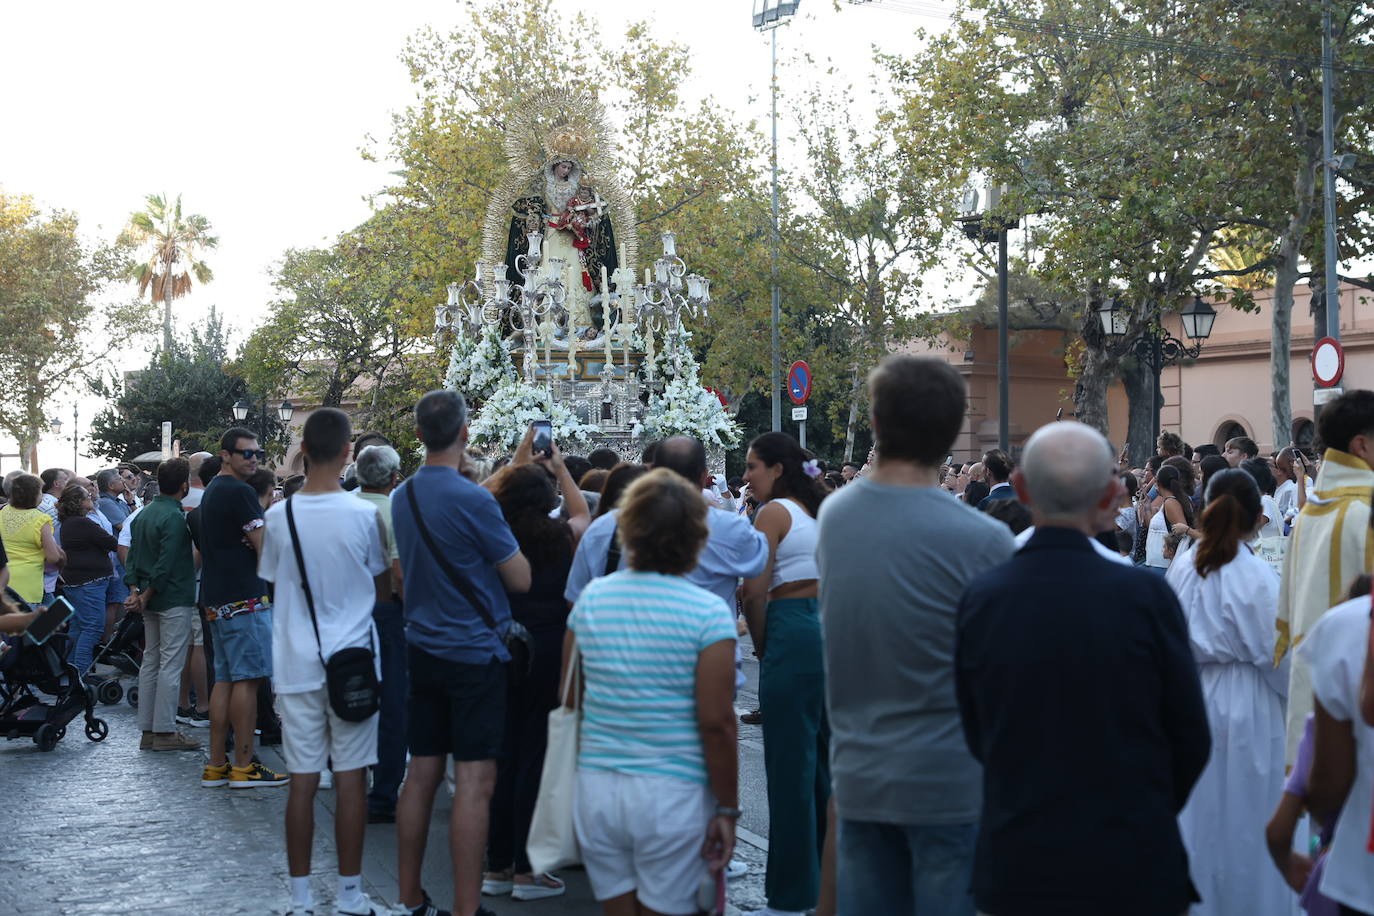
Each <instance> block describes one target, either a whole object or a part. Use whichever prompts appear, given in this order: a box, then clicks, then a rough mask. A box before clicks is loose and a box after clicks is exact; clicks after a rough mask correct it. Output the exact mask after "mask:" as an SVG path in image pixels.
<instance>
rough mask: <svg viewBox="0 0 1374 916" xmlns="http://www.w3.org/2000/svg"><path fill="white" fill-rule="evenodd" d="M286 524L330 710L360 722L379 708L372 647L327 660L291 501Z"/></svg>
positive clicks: (379, 701)
mask: <svg viewBox="0 0 1374 916" xmlns="http://www.w3.org/2000/svg"><path fill="white" fill-rule="evenodd" d="M286 524H287V527H289V528H290V529H291V547H292V548H293V549H294V550H295V552H296V568H297V569H299V570H300V572H301V591H303V592H305V606H306V607H307V608H309V609H310V625H311V626H312V627H314V628H315V644H316V645H317V646H318V647H319V649H318V651H319V653H320V663H321V664H322V665H324V683H325V687H326V689H328V691H329V706H330V708H331V709H333V710H334V715H336V716H338V717H339V718H340V719H343V720H344V721H345V722H362V721H363V720H365V719H367V718H368V717H369V716H371V715H372V714H373V713H375V712H376V711H377V710H378V709H379V708H380V707H381V688H380V685H379V684H378V682H377V666H376V661H375V655H374V650H375V646H374V647H373V648H370V649H364V648H362V647H361V646H354V647H351V648H348V649H340V650H339V651H338V652H335V653H334V654H333V655H331V656H329V658H328V659H326V658H325V657H324V644H323V643H322V642H320V622H319V621H318V620H317V619H315V598H314V596H313V595H312V594H311V593H310V579H309V578H308V577H307V576H306V574H305V557H304V556H302V555H301V539H300V535H298V534H297V533H296V518H295V516H294V515H293V514H292V512H291V500H289V499H288V500H287V501H286ZM368 642H369V643H371V642H372V628H371V627H370V626H369V627H368Z"/></svg>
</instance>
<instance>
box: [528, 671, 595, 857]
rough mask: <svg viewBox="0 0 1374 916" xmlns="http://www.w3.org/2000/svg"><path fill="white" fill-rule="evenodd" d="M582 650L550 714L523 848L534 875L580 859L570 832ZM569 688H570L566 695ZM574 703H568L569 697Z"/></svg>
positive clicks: (579, 717) (564, 681)
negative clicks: (534, 797)
mask: <svg viewBox="0 0 1374 916" xmlns="http://www.w3.org/2000/svg"><path fill="white" fill-rule="evenodd" d="M581 670H582V656H581V653H576V654H574V656H573V658H572V663H571V664H570V665H569V666H568V672H567V674H566V675H564V677H563V690H562V692H561V693H560V694H559V699H560V702H559V704H558V708H557V709H555V710H554V711H553V712H551V713H549V741H548V748H547V749H546V750H545V751H544V771H543V775H542V776H541V777H540V779H539V798H538V799H537V800H536V801H535V803H534V817H533V818H532V819H531V821H530V837H529V841H528V842H527V843H526V846H525V851H526V852H527V853H528V854H529V859H530V868H531V869H532V870H533V871H534V873H535V874H536V875H542V874H546V873H548V872H551V871H553V870H554V869H557V868H563V867H565V866H568V865H576V864H578V863H579V862H581V861H582V852H581V850H580V849H578V847H577V835H576V834H575V833H574V831H573V803H574V801H575V794H576V792H577V743H578V736H579V732H580V730H581V725H582V709H581V706H582V701H581V694H580V693H579V687H580V686H581V685H580V673H581ZM569 690H571V691H572V692H571V693H569ZM569 696H572V697H574V706H576V707H577V708H575V709H569V708H568V706H567V703H568V697H569Z"/></svg>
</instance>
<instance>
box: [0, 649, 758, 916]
mask: <svg viewBox="0 0 1374 916" xmlns="http://www.w3.org/2000/svg"><path fill="white" fill-rule="evenodd" d="M746 672H747V673H748V674H749V677H750V684H749V687H748V688H747V689H746V690H745V691H742V692H741V695H740V698H739V701H738V705H739V707H740V708H741V709H751V708H753V707H754V706H755V705H756V700H755V697H756V691H757V665H756V664H754V663H753V659H752V658H749V659H748V661H747V663H746ZM99 715H100V716H101V717H102V718H104V719H106V721H107V722H109V726H110V736H109V738H108V739H106V740H105V741H104V742H103V743H99V744H96V743H92V742H90V741H87V740H86V738H85V736H84V734H83V733H82V731H81V729H80V721H81V720H80V719H78V720H76V721H75V722H73V723H72V727H71V728H70V729H69V730H68V733H67V736H66V737H65V738H64V739H63V740H62V742H61V743H60V744H58V746H57V748H56V749H55V750H53V751H52V752H50V753H42V752H40V751H39V750H38V749H37V747H36V746H35V745H34V744H33V743H32V741H29V740H22V739H17V740H14V741H7V742H0V787H3V790H4V796H3V800H0V914H3V916H10V914H14V916H35V914H41V916H57V914H64V916H65V914H74V916H77V914H79V916H104V914H110V916H115V914H119V916H124V914H159V916H160V914H169V916H170V914H177V916H265V914H275V913H281V912H283V911H284V906H285V904H286V903H287V896H286V893H287V892H286V887H287V884H286V879H287V874H286V853H285V849H284V844H283V838H282V830H283V828H282V814H283V809H284V807H285V804H286V790H285V789H255V790H250V791H231V790H229V789H202V788H201V787H200V768H201V765H202V763H203V760H204V756H203V754H201V753H195V752H184V753H151V752H146V751H145V752H141V751H139V750H138V730H137V729H138V725H137V722H136V719H135V713H134V711H133V710H132V709H131V708H130V707H128V706H127V705H125V704H123V703H121V704H120V705H118V706H105V707H100V712H99ZM192 733H193V734H194V735H195V736H196V737H197V738H199V739H200V740H201V741H202V742H204V741H206V740H207V739H208V736H209V730H208V729H197V730H193V731H192ZM740 739H741V740H740V764H741V794H742V801H743V806H744V808H745V815H744V818H743V819H742V821H741V825H740V826H741V828H742V829H741V837H742V841H741V842H740V844H739V849H738V852H737V857H738V858H741V859H743V860H745V861H747V862H749V863H750V865H751V871H750V874H749V875H748V876H746V877H745V878H743V879H741V880H739V881H736V882H732V884H731V888H730V899H731V902H732V904H733V905H734V906H737V907H739V908H740V909H742V910H754V909H759V908H761V907H762V906H763V905H764V899H763V863H764V860H765V856H766V852H765V849H766V846H767V841H766V840H764V839H763V837H766V836H767V835H768V813H767V803H766V800H765V796H764V783H763V745H762V734H761V732H760V730H759V728H758V727H757V726H747V725H746V726H741V732H740ZM276 751H277V749H276V748H270V747H269V748H264V749H263V750H262V754H261V756H262V759H263V762H264V763H266V764H267V765H268V766H270V767H273V768H274V769H278V770H284V769H285V767H284V765H283V764H282V761H281V758H280V756H279V755H278V754H277V753H276ZM334 802H335V800H334V795H333V793H332V792H328V791H322V792H321V793H320V794H319V796H318V800H317V802H316V824H315V837H316V839H315V852H314V856H313V873H314V888H315V899H316V903H317V908H316V911H317V913H321V914H324V913H330V912H332V909H327V908H326V907H325V906H322V905H321V904H331V903H332V901H333V897H334V874H335V871H334V869H335V861H336V860H335V855H334V840H333V830H334V822H333V809H334ZM435 807H436V810H435V815H434V822H433V824H432V825H431V829H430V841H429V851H428V854H427V855H426V870H425V886H426V888H427V889H428V890H429V891H430V893H431V894H433V896H434V897H435V899H436V900H438V901H439V902H440V903H441V904H442V903H444V902H445V901H449V900H451V895H452V883H451V875H450V870H449V866H448V855H447V850H448V840H447V833H446V825H447V822H448V814H449V798H448V794H447V793H446V792H444V791H443V790H440V792H439V800H438V802H437V804H436V806H435ZM751 843H752V844H754V845H751ZM363 876H364V880H365V882H366V884H367V891H368V892H369V893H370V894H372V895H373V897H374V898H378V899H381V900H384V901H387V902H391V901H394V900H395V899H396V892H397V887H396V834H395V828H394V827H392V826H389V825H370V826H369V827H368V833H367V844H366V851H365V858H364V864H363ZM562 877H563V878H564V879H565V880H566V881H567V883H568V893H567V894H566V895H565V896H563V897H561V898H555V899H552V900H544V901H531V902H524V903H522V902H517V901H513V900H511V899H510V898H495V899H493V898H487V899H486V905H487V906H489V907H490V908H491V909H493V910H494V911H495V912H496V913H498V914H500V916H509V914H513V913H518V914H520V916H584V914H585V916H592V914H599V913H600V907H598V906H597V905H596V904H595V902H594V901H593V900H592V897H591V892H590V890H589V888H588V886H587V880H586V875H585V874H584V873H583V872H582V871H581V870H578V869H571V870H568V871H567V872H565V873H563V874H562Z"/></svg>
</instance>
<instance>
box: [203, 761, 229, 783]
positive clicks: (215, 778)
mask: <svg viewBox="0 0 1374 916" xmlns="http://www.w3.org/2000/svg"><path fill="white" fill-rule="evenodd" d="M228 782H229V761H227V760H226V761H225V762H224V763H222V764H220V765H219V766H211V765H210V764H208V763H207V764H206V765H205V772H203V773H201V774H200V784H201V785H202V786H204V787H205V788H207V789H214V788H217V787H219V786H223V785H227V784H228Z"/></svg>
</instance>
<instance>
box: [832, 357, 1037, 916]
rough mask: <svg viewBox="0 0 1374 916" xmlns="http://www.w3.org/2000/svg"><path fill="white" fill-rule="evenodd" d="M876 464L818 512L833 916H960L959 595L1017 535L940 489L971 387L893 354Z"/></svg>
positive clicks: (975, 787)
mask: <svg viewBox="0 0 1374 916" xmlns="http://www.w3.org/2000/svg"><path fill="white" fill-rule="evenodd" d="M869 390H870V399H871V403H872V405H873V407H872V411H873V416H872V419H873V428H874V435H875V437H876V439H877V453H878V461H877V464H876V466H875V467H874V469H873V470H872V471H871V472H870V473H869V474H868V475H867V476H866V477H863V478H860V479H858V480H855V481H854V483H853V484H851V485H850V486H847V487H845V488H844V489H842V490H840V491H839V492H838V493H836V494H834V495H833V496H831V497H830V498H829V499H827V500H826V501H825V502H824V503H823V504H822V505H821V512H820V531H819V535H818V542H817V546H816V559H817V563H818V566H819V569H820V581H821V588H820V606H821V626H822V628H823V632H824V638H825V656H826V695H827V696H826V698H827V704H828V709H829V716H830V727H831V741H830V749H831V778H832V783H833V788H834V797H835V804H836V808H837V813H838V815H839V818H840V821H841V823H842V827H841V829H840V836H839V845H838V847H837V848H838V867H839V879H838V885H839V894H840V906H839V910H840V912H842V913H877V912H883V913H891V914H893V916H898V914H906V913H914V912H916V911H917V903H918V901H919V902H921V903H922V906H921V912H925V904H926V902H929V903H931V904H935V903H937V902H938V905H939V909H938V910H936V912H940V913H947V914H969V916H972V914H973V912H974V909H973V900H972V897H970V896H969V893H968V889H969V880H970V869H971V866H972V861H973V844H974V838H975V834H976V830H977V821H978V813H979V809H980V803H981V791H980V786H981V778H982V774H981V770H980V768H979V766H978V763H977V761H975V760H974V759H973V757H972V755H971V754H970V753H969V750H968V747H967V745H966V744H965V742H964V737H963V732H962V730H961V727H960V722H959V708H958V704H957V702H956V699H955V695H954V632H955V610H956V608H957V606H958V603H959V596H960V594H961V593H962V592H963V590H964V586H965V585H966V584H967V583H968V582H969V580H971V579H972V578H974V577H975V576H977V575H978V574H979V573H982V572H984V571H985V570H987V569H990V568H992V567H993V566H996V565H998V564H1000V563H1003V562H1005V561H1006V560H1008V559H1009V558H1010V557H1011V555H1012V553H1013V552H1014V549H1015V548H1014V546H1013V542H1012V537H1011V533H1010V532H1009V530H1008V529H1007V527H1006V526H1005V525H1003V524H1001V523H1000V522H998V521H996V520H994V519H991V518H988V517H987V516H985V515H983V514H982V513H980V512H978V511H976V510H975V509H972V508H971V507H969V506H966V505H964V504H963V503H961V502H959V501H958V500H957V499H956V498H955V497H954V496H953V495H951V494H950V493H948V492H946V491H944V490H942V489H941V488H940V485H939V483H940V479H939V477H940V475H939V468H940V463H941V461H943V459H944V457H945V456H946V455H947V454H948V453H949V450H950V447H951V446H952V444H953V442H954V440H955V437H956V436H957V435H958V433H959V431H960V428H961V427H962V424H963V419H964V405H965V398H966V388H965V385H964V381H963V379H962V378H961V377H960V376H959V375H958V373H957V372H956V371H955V370H954V369H953V368H952V367H950V366H949V365H948V364H947V363H945V362H943V361H941V360H937V359H931V358H917V357H911V356H894V357H889V358H888V359H886V360H884V361H883V363H882V364H881V365H880V366H879V367H878V368H877V369H875V370H874V371H873V373H872V374H871V375H870V376H869Z"/></svg>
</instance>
